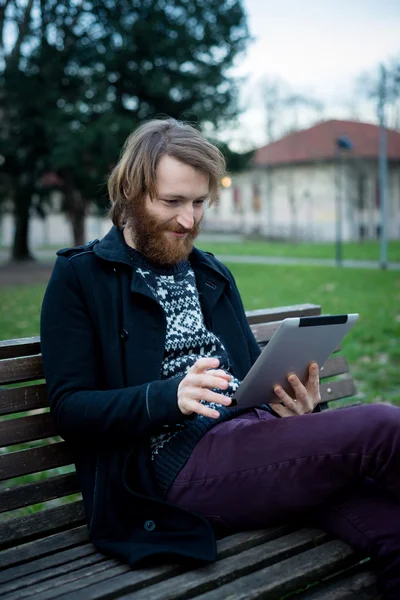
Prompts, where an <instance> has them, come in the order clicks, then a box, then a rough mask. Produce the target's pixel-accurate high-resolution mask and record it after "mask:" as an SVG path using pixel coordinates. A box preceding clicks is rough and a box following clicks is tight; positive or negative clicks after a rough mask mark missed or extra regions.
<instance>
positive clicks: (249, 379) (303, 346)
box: [232, 314, 359, 408]
mask: <svg viewBox="0 0 400 600" xmlns="http://www.w3.org/2000/svg"><path fill="white" fill-rule="evenodd" d="M358 316H359V315H358V314H348V315H326V316H325V315H321V316H317V317H295V318H288V319H284V320H283V321H282V323H281V324H280V325H279V327H278V329H277V330H276V332H275V333H274V335H273V336H272V337H271V339H270V341H269V342H268V344H267V345H266V347H265V348H264V349H263V351H262V352H261V354H260V356H259V357H258V359H257V360H256V362H255V363H254V365H253V366H252V367H251V369H250V371H249V372H248V374H247V375H246V377H245V378H244V379H243V381H242V383H241V384H240V386H239V387H238V389H237V391H236V392H235V393H234V394H233V396H232V406H235V405H237V406H241V407H249V408H250V407H253V406H259V405H260V404H270V403H274V402H275V403H276V402H280V400H279V398H278V397H277V396H276V394H275V392H274V387H275V386H276V385H280V386H282V387H283V389H284V390H285V391H286V392H287V393H288V394H289V395H291V396H293V388H292V387H291V385H290V384H289V382H288V380H287V378H288V375H290V373H295V374H296V375H297V376H298V377H299V379H300V380H301V381H302V383H305V382H306V381H307V377H308V368H309V365H310V363H312V362H316V363H317V364H318V366H319V368H321V367H322V366H323V364H324V363H325V361H326V360H327V359H328V358H329V356H330V355H331V354H332V352H333V351H334V350H335V348H336V347H337V346H338V345H339V344H340V342H341V340H342V339H343V338H344V336H345V335H346V333H347V332H348V331H349V329H351V327H352V326H353V325H354V323H355V322H356V320H357V319H358Z"/></svg>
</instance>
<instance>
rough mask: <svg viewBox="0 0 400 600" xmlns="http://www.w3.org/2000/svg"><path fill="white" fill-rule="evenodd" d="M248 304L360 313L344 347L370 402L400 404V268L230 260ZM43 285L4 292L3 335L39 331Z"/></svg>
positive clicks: (0, 333)
mask: <svg viewBox="0 0 400 600" xmlns="http://www.w3.org/2000/svg"><path fill="white" fill-rule="evenodd" d="M230 267H231V269H232V271H233V273H234V275H235V277H236V280H237V283H238V286H239V289H240V291H241V294H242V297H243V302H244V305H245V307H246V309H255V308H266V307H273V306H282V305H288V304H297V303H304V302H311V303H315V304H320V305H321V306H322V309H323V311H324V312H325V313H342V312H359V313H360V315H361V316H360V319H359V321H358V322H357V324H356V325H355V327H354V329H352V331H351V332H350V333H349V335H348V336H347V338H346V339H345V340H344V343H343V349H344V352H345V354H346V357H347V359H348V361H349V363H350V367H351V371H352V373H353V375H354V376H355V378H356V380H357V383H358V387H359V389H360V391H361V392H362V395H363V396H364V397H365V399H366V400H367V401H374V400H375V401H379V400H385V399H387V400H389V401H391V402H396V403H398V404H400V272H396V271H379V270H372V269H371V270H369V269H368V270H366V269H335V268H323V267H314V266H313V267H309V266H286V265H285V266H283V265H282V266H281V265H243V264H241V265H240V264H232V265H230ZM44 290H45V286H43V285H37V286H24V285H21V286H16V287H10V288H4V289H2V290H1V291H0V307H1V311H0V339H9V338H14V337H27V336H32V335H38V334H39V314H40V305H41V301H42V298H43V294H44Z"/></svg>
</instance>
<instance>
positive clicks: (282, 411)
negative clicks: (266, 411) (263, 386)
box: [272, 404, 294, 418]
mask: <svg viewBox="0 0 400 600" xmlns="http://www.w3.org/2000/svg"><path fill="white" fill-rule="evenodd" d="M272 409H273V411H274V412H276V414H277V415H279V416H280V417H282V418H283V417H293V416H294V415H293V412H292V411H291V410H288V409H287V408H286V406H283V405H282V404H274V405H273V407H272Z"/></svg>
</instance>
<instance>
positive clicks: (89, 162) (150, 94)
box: [0, 0, 248, 257]
mask: <svg viewBox="0 0 400 600" xmlns="http://www.w3.org/2000/svg"><path fill="white" fill-rule="evenodd" d="M28 4H29V3H28ZM28 4H27V2H26V0H25V2H24V1H23V0H20V1H19V2H18V0H13V1H12V3H11V2H10V3H7V6H6V7H5V12H4V13H1V15H2V17H3V16H4V15H5V20H7V19H8V21H9V22H13V23H14V24H17V23H18V19H19V16H21V14H22V12H21V11H22V9H23V8H25V9H27V8H28ZM17 8H18V10H17ZM34 8H35V10H34V11H33V12H32V10H31V13H30V16H29V19H28V18H27V19H26V20H25V23H26V26H27V30H28V31H29V44H26V45H25V47H24V46H23V45H20V46H19V48H20V50H19V52H20V55H19V61H18V63H17V62H14V63H13V67H12V68H8V67H7V66H6V67H5V68H4V69H3V74H2V87H1V89H2V94H3V95H4V97H5V98H6V100H7V111H8V113H9V114H10V115H11V114H12V113H15V118H14V121H15V122H19V124H20V129H19V131H18V132H16V130H15V129H14V130H13V129H12V127H9V128H8V130H7V135H6V138H7V136H8V139H7V141H8V142H11V144H10V147H11V146H13V147H14V149H15V148H20V149H21V151H23V153H24V156H25V160H24V161H21V160H19V159H18V161H17V163H18V164H16V165H15V168H14V171H13V170H12V168H11V167H12V160H13V159H12V155H11V154H12V153H11V152H8V153H7V156H6V160H5V166H4V169H5V171H6V172H8V173H10V172H12V175H13V177H14V181H15V180H16V178H17V171H18V173H20V174H21V176H22V175H23V178H25V180H28V181H29V190H28V188H26V189H25V191H24V198H25V204H26V205H27V206H28V210H27V211H25V217H24V218H25V221H26V222H27V216H28V214H29V203H28V202H27V199H28V198H29V192H32V189H33V188H34V186H35V185H36V183H37V181H38V180H40V178H41V177H42V176H43V174H45V173H46V171H56V173H57V175H58V176H59V177H60V178H61V179H62V180H63V182H64V188H63V189H64V196H65V202H64V208H65V210H66V212H67V214H68V215H69V216H70V219H71V222H72V224H73V230H74V235H75V242H76V243H78V242H79V241H81V240H82V237H83V231H82V227H81V225H82V223H83V216H84V214H85V211H86V209H87V206H88V205H89V204H90V203H91V202H93V201H96V202H98V203H100V204H103V205H104V204H105V202H106V196H105V188H104V185H103V184H104V181H105V177H106V175H107V173H108V171H109V170H110V168H111V167H112V165H113V164H114V163H115V162H116V160H117V158H118V153H119V149H120V147H121V145H122V143H123V141H124V140H125V138H126V136H127V135H128V133H130V132H131V131H132V129H133V128H134V127H135V126H136V125H137V124H138V123H139V122H141V121H142V120H145V119H149V118H153V117H157V116H160V115H164V114H167V115H170V116H173V117H176V118H183V119H186V120H191V121H192V122H194V123H196V124H197V125H198V126H199V127H200V126H201V125H202V124H203V123H204V122H207V121H208V122H211V123H213V124H214V125H215V126H218V125H219V124H221V123H222V122H223V121H227V120H229V119H234V118H235V116H236V114H237V88H236V85H235V82H233V81H231V80H230V79H229V77H228V75H227V71H228V69H229V67H231V66H232V64H233V60H234V58H235V57H236V55H237V54H238V53H239V52H241V51H242V50H243V49H244V47H245V45H246V42H247V39H248V31H247V26H246V18H245V14H244V11H243V8H242V4H241V2H240V1H238V0H221V2H219V3H218V4H216V3H215V2H214V1H213V0H193V1H191V2H188V1H187V0H170V1H169V2H168V3H166V2H164V1H163V0H141V2H137V1H136V0H102V1H100V0H86V1H85V2H84V3H80V2H72V1H68V0H59V1H56V0H35V2H34ZM31 9H32V6H31ZM7 11H8V12H7ZM17 13H18V14H17ZM18 15H19V16H18ZM0 22H1V21H0ZM4 22H5V21H4V19H3V23H4ZM0 27H3V26H2V25H0ZM14 47H17V42H15V46H14ZM12 78H15V82H14V85H13V86H11V85H10V81H11V79H12ZM27 89H29V90H34V94H30V99H29V102H27V100H26V90H27ZM11 98H12V99H11ZM28 105H29V110H27V108H28ZM22 116H24V118H22ZM31 119H33V121H34V124H35V127H32V123H31V121H30V120H31ZM20 206H21V203H16V208H17V213H18V214H19V212H20ZM22 233H23V232H22V231H21V232H20V234H21V235H22ZM26 250H27V247H26ZM26 253H27V252H25V254H26ZM22 254H23V253H22ZM20 256H21V253H19V256H18V257H20ZM15 257H17V256H16V255H15Z"/></svg>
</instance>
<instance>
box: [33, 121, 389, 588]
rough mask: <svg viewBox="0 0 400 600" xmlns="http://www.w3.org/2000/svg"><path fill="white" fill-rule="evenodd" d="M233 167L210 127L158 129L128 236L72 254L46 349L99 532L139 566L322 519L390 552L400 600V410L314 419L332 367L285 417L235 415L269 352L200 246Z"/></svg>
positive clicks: (197, 555)
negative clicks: (243, 389) (232, 533)
mask: <svg viewBox="0 0 400 600" xmlns="http://www.w3.org/2000/svg"><path fill="white" fill-rule="evenodd" d="M223 171H224V161H223V158H222V156H221V154H220V153H219V151H218V150H217V149H216V148H215V147H214V146H213V145H211V144H210V143H209V142H208V141H207V140H206V139H205V138H204V137H203V136H202V135H201V133H200V132H198V131H197V130H195V129H194V128H192V127H190V126H189V125H185V124H182V123H179V122H176V121H174V120H160V121H151V122H149V123H146V124H145V125H143V126H142V127H140V128H139V129H138V130H137V131H136V132H134V133H133V134H132V135H131V136H130V137H129V138H128V140H127V142H126V144H125V146H124V149H123V152H122V154H121V158H120V161H119V163H118V164H117V166H116V167H115V169H114V170H113V172H112V174H111V176H110V179H109V193H110V198H111V203H112V207H111V212H110V215H111V217H112V220H113V222H114V227H113V228H112V229H111V231H110V232H109V233H108V234H107V235H106V236H105V237H104V239H102V240H101V241H97V240H96V241H95V242H91V243H89V244H88V245H87V246H84V247H82V248H72V249H66V250H61V251H60V252H58V259H57V262H56V265H55V268H54V272H53V274H52V277H51V280H50V282H49V285H48V289H47V291H46V295H45V298H44V302H43V309H42V325H41V336H42V351H43V359H44V366H45V375H46V379H47V385H48V394H49V400H50V407H51V412H52V415H53V417H54V419H55V422H56V424H57V427H58V430H59V432H60V434H61V435H62V437H64V439H65V440H67V441H68V442H69V444H70V446H71V448H72V451H73V454H74V459H75V462H76V467H77V474H78V478H79V482H80V487H81V490H82V494H83V499H84V504H85V510H86V514H87V519H88V528H89V535H90V537H91V539H92V541H93V543H94V544H95V545H96V546H97V547H98V548H99V549H100V550H102V551H103V552H104V553H106V554H111V555H114V556H117V557H119V558H120V559H121V560H124V561H127V562H128V563H129V564H130V565H138V564H139V563H140V562H141V561H143V560H144V559H146V558H153V559H154V558H156V557H160V556H161V557H162V556H164V557H165V561H167V560H170V559H171V557H172V556H175V557H176V556H178V557H180V559H181V560H182V559H184V558H185V557H186V558H192V559H199V560H203V561H213V560H215V557H216V551H215V539H214V534H213V528H212V525H220V526H223V527H225V528H226V529H227V530H230V529H238V528H249V527H266V526H270V525H273V524H276V523H277V522H278V521H282V520H285V519H289V518H290V519H300V520H301V522H302V523H303V522H305V520H306V519H307V521H308V522H313V523H315V524H318V525H320V526H323V527H325V528H326V529H328V530H330V531H332V532H333V533H334V534H337V535H339V536H341V537H342V538H344V539H345V540H347V541H348V542H350V543H351V544H353V545H355V546H357V547H358V548H360V549H362V550H363V551H365V552H367V553H372V554H373V555H374V556H375V557H376V559H377V565H378V567H379V569H380V574H381V581H382V590H383V591H384V592H385V594H386V596H385V598H395V597H396V598H397V597H398V596H397V594H398V593H399V591H400V579H399V577H400V575H399V574H400V504H399V500H400V477H399V473H400V411H399V410H398V409H397V408H394V407H390V406H386V405H377V406H363V407H360V408H357V409H343V410H340V411H331V412H325V413H314V414H310V413H312V412H313V410H314V409H315V408H316V407H317V405H318V401H319V380H318V367H317V365H311V366H310V373H309V379H308V382H307V384H306V385H305V386H303V385H302V384H301V383H300V381H299V380H298V379H297V377H295V376H294V377H293V378H290V381H291V385H292V387H293V394H292V397H290V396H289V395H287V394H286V393H285V392H284V391H283V390H282V389H276V390H275V392H276V394H277V396H278V398H279V400H280V401H281V404H274V410H272V408H271V407H269V406H267V405H263V406H261V407H257V408H254V409H253V410H241V409H239V408H237V407H230V404H231V400H230V396H231V395H232V393H233V391H234V390H235V389H236V388H237V386H238V384H239V382H240V380H242V379H243V378H244V376H245V375H246V373H247V372H248V370H249V368H250V367H251V365H252V364H253V363H254V361H255V360H256V358H257V356H258V354H259V349H258V346H257V344H256V342H255V339H254V337H253V335H252V333H251V330H250V328H249V326H248V323H247V319H246V316H245V313H244V310H243V306H242V302H241V299H240V295H239V292H238V290H237V288H236V285H235V282H234V279H233V277H232V275H231V273H230V272H229V270H228V269H227V268H226V267H225V266H224V265H222V264H221V263H220V262H219V261H217V260H216V259H215V258H214V257H213V256H212V255H209V254H207V253H205V252H201V251H199V250H198V249H196V248H194V247H193V240H194V238H195V237H196V235H197V234H198V231H199V227H200V222H201V219H202V217H203V212H204V206H205V204H206V202H207V201H209V202H213V201H215V200H216V198H217V194H218V186H219V181H220V179H221V177H222V175H223ZM271 285H273V282H271ZM292 379H293V380H292ZM367 480H373V483H369V484H367ZM377 484H378V485H377ZM378 486H379V487H378Z"/></svg>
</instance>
